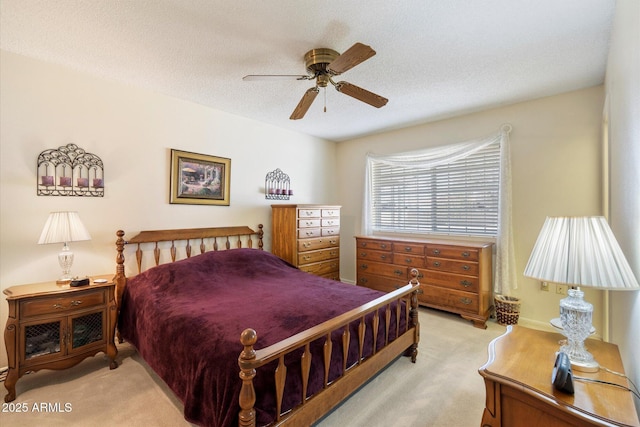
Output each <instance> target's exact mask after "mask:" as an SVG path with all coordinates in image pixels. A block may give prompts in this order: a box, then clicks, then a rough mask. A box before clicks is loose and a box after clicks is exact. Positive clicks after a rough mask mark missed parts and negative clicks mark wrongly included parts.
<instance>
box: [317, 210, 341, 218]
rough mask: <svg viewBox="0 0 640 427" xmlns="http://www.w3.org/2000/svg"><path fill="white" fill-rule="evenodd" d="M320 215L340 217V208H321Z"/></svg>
mask: <svg viewBox="0 0 640 427" xmlns="http://www.w3.org/2000/svg"><path fill="white" fill-rule="evenodd" d="M321 213H322V217H323V218H326V217H338V218H339V217H340V209H321Z"/></svg>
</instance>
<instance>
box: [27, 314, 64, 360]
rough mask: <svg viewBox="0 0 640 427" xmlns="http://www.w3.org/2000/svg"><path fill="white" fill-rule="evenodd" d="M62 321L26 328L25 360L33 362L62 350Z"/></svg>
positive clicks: (36, 324) (32, 325)
mask: <svg viewBox="0 0 640 427" xmlns="http://www.w3.org/2000/svg"><path fill="white" fill-rule="evenodd" d="M61 330H62V328H61V321H59V320H56V321H53V322H47V323H35V324H31V325H26V326H25V327H24V335H23V336H24V346H25V347H24V353H23V354H24V358H25V361H27V360H28V361H31V360H34V359H36V358H39V357H44V356H47V355H50V354H58V353H60V351H61V350H62V348H61V344H62V341H61V339H60V337H61Z"/></svg>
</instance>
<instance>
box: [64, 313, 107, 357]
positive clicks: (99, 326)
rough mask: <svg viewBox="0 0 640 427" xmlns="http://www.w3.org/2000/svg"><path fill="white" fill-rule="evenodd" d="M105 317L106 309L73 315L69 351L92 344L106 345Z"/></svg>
mask: <svg viewBox="0 0 640 427" xmlns="http://www.w3.org/2000/svg"><path fill="white" fill-rule="evenodd" d="M104 317H105V312H104V310H100V311H94V312H92V313H87V314H82V315H80V316H73V317H71V319H70V320H71V322H70V328H71V329H70V338H71V339H70V342H69V345H70V347H69V353H71V352H73V351H75V350H76V349H79V348H81V347H85V346H88V345H91V344H96V343H98V344H100V345H104V343H105V342H106V330H105V328H106V322H104V321H103V319H104ZM82 349H83V350H84V348H82Z"/></svg>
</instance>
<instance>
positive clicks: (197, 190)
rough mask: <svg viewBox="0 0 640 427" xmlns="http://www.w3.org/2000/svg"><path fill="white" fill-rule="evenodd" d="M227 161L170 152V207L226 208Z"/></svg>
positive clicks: (229, 172) (228, 189)
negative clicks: (185, 205)
mask: <svg viewBox="0 0 640 427" xmlns="http://www.w3.org/2000/svg"><path fill="white" fill-rule="evenodd" d="M230 183H231V159H227V158H225V157H216V156H210V155H207V154H197V153H191V152H188V151H180V150H175V149H171V185H170V187H171V188H170V196H169V202H170V203H171V204H189V205H219V206H229V195H230V194H229V193H230Z"/></svg>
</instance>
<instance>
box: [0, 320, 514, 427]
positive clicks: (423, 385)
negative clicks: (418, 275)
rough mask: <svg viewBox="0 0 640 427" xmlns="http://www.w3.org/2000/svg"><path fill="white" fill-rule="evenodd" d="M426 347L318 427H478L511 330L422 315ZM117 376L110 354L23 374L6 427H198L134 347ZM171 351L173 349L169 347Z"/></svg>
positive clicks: (1, 419) (125, 351) (123, 355)
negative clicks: (484, 372) (494, 348)
mask: <svg viewBox="0 0 640 427" xmlns="http://www.w3.org/2000/svg"><path fill="white" fill-rule="evenodd" d="M419 319H420V326H421V330H420V345H419V348H418V351H419V353H418V359H417V362H416V363H415V364H413V363H411V361H410V360H409V359H408V358H406V357H400V358H398V359H396V360H395V361H394V362H392V363H391V364H390V365H389V366H388V367H387V368H386V369H385V370H384V371H383V372H381V373H380V374H379V375H377V376H376V377H375V378H373V379H372V380H371V381H369V382H368V383H367V384H366V385H364V386H363V387H362V388H360V390H358V391H357V392H356V393H355V394H353V395H352V396H351V397H350V398H349V399H348V400H347V401H345V402H344V403H342V404H341V405H340V406H339V407H337V408H336V409H334V410H333V411H332V412H331V413H330V414H329V415H327V416H326V417H324V418H323V419H322V420H320V421H319V422H318V423H317V424H316V427H360V426H362V427H365V426H366V427H371V426H384V427H395V426H397V427H400V426H402V427H436V426H438V427H439V426H443V427H467V426H469V427H475V426H479V425H480V421H481V419H482V411H483V409H484V402H485V391H484V382H483V380H482V378H481V377H480V375H479V374H478V368H479V367H480V366H482V365H483V364H484V363H485V362H486V361H487V346H488V344H489V342H490V341H491V340H493V339H494V338H496V337H498V336H500V335H501V334H502V333H504V332H505V327H503V326H500V325H498V324H497V323H495V322H493V321H490V322H488V324H487V325H488V328H487V329H486V330H482V329H478V328H474V327H473V326H472V324H471V323H470V322H468V321H466V320H463V319H461V318H460V317H459V316H457V315H454V314H450V313H444V312H440V311H436V310H429V309H424V308H421V309H420V315H419ZM118 349H119V354H118V361H119V364H120V366H119V367H118V369H116V370H113V371H111V370H109V368H108V364H107V361H106V359H105V357H103V356H102V355H98V356H96V357H93V358H89V359H86V360H84V361H83V362H81V363H80V364H79V365H77V366H75V367H73V368H71V369H67V370H64V371H48V370H43V371H39V372H36V373H33V374H28V375H25V376H23V377H22V378H21V379H20V380H19V381H18V383H17V386H16V390H17V398H16V400H15V401H14V402H11V403H9V404H6V403H3V406H2V411H1V412H0V425H2V426H3V427H9V426H21V427H36V426H37V427H42V426H45V427H49V426H51V427H54V426H78V427H80V426H82V427H94V426H95V427H102V426H127V427H135V426H140V427H156V426H157V427H165V426H166V427H180V426H191V425H192V424H190V423H188V422H187V421H185V420H184V418H183V416H182V403H181V402H180V401H179V400H178V399H177V398H176V397H175V396H174V395H173V393H172V392H171V391H170V390H169V389H168V388H167V387H166V385H165V384H164V383H163V382H162V380H160V379H159V378H158V377H157V376H156V375H155V373H154V372H153V371H151V369H149V367H148V366H147V365H146V364H145V363H144V361H142V359H141V358H140V357H139V356H138V354H137V353H136V351H135V349H133V348H132V347H131V346H130V345H127V344H126V343H125V344H122V345H119V346H118ZM167 351H171V348H170V346H167Z"/></svg>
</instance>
